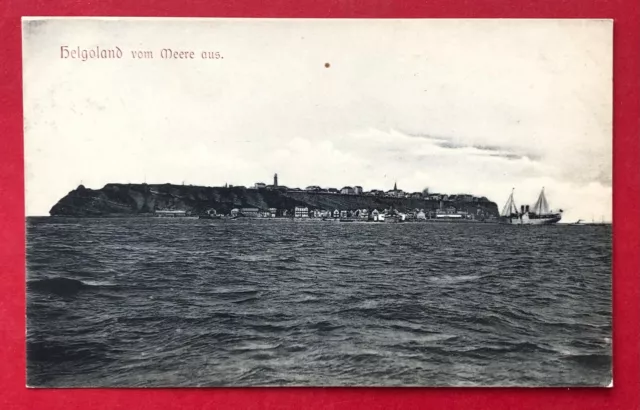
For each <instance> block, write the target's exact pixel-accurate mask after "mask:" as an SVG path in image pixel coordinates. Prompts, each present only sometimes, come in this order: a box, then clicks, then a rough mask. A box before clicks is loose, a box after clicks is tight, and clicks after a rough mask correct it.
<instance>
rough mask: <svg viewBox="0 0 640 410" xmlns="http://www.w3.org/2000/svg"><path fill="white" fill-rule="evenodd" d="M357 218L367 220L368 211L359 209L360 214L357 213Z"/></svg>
mask: <svg viewBox="0 0 640 410" xmlns="http://www.w3.org/2000/svg"><path fill="white" fill-rule="evenodd" d="M358 217H359V218H360V219H368V218H369V210H368V209H361V210H360V212H359V213H358Z"/></svg>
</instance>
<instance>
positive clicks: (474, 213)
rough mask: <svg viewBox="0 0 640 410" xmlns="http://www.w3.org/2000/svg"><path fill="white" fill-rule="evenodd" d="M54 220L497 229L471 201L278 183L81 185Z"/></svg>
mask: <svg viewBox="0 0 640 410" xmlns="http://www.w3.org/2000/svg"><path fill="white" fill-rule="evenodd" d="M50 214H51V215H52V216H72V217H117V216H140V217H142V216H155V217H161V218H191V219H195V218H198V219H237V218H279V219H282V218H290V219H296V220H312V219H313V220H337V221H341V222H356V221H363V222H408V221H450V222H454V221H455V222H495V221H497V219H498V217H499V213H498V208H497V206H496V204H495V203H493V202H491V201H489V200H488V199H487V198H486V197H478V196H474V195H470V194H455V195H451V194H440V193H433V192H429V190H428V189H424V190H423V191H422V192H405V191H403V190H402V189H400V188H399V187H398V184H397V183H394V186H393V189H390V190H387V191H383V190H378V189H372V190H368V191H365V190H364V189H363V187H361V186H345V187H342V188H341V189H338V188H323V187H320V186H317V185H312V186H307V187H306V188H304V189H303V188H291V187H287V186H284V185H280V184H279V183H278V175H277V174H275V175H274V177H273V183H272V184H265V183H262V182H258V183H255V184H254V185H253V186H251V187H246V186H238V185H236V186H234V185H229V184H225V185H224V186H222V187H206V186H193V185H185V184H184V183H183V184H182V185H175V184H147V183H142V184H116V183H110V184H107V185H105V186H104V187H103V188H101V189H97V190H96V189H89V188H86V187H84V186H83V185H80V186H78V188H77V189H75V190H73V191H71V192H69V193H68V194H67V195H66V196H65V197H63V198H62V199H60V200H59V201H58V202H57V203H56V204H55V205H54V206H53V207H52V208H51V211H50Z"/></svg>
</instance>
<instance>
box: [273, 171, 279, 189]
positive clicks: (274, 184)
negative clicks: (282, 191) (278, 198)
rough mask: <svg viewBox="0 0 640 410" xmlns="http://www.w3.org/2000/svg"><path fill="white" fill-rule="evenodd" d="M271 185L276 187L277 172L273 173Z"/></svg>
mask: <svg viewBox="0 0 640 410" xmlns="http://www.w3.org/2000/svg"><path fill="white" fill-rule="evenodd" d="M273 186H274V187H276V188H277V187H278V174H273Z"/></svg>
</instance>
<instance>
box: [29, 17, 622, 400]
mask: <svg viewBox="0 0 640 410" xmlns="http://www.w3.org/2000/svg"><path fill="white" fill-rule="evenodd" d="M612 33H613V22H612V21H611V20H595V19H557V20H556V19H241V18H116V17H109V18H102V17H101V18H98V17H94V18H87V17H82V18H80V17H77V18H71V17H26V18H23V20H22V34H23V38H22V40H23V50H22V51H23V103H24V163H25V181H24V183H25V208H26V209H25V214H26V220H25V223H26V276H25V280H26V301H27V303H26V304H27V306H26V307H27V309H26V324H27V328H26V335H27V337H26V352H27V364H26V373H27V374H26V384H27V386H28V387H34V388H44V387H46V388H49V387H56V388H68V387H69V388H70V387H217V386H226V387H248V386H274V387H276V386H309V387H313V386H383V387H384V386H425V387H473V386H488V387H505V386H506V387H511V386H514V387H515V386H518V387H573V386H575V387H578V386H590V387H611V386H613V376H612V337H613V336H612V306H611V300H612V297H611V296H612V293H611V289H612V286H611V285H612V266H611V265H612Z"/></svg>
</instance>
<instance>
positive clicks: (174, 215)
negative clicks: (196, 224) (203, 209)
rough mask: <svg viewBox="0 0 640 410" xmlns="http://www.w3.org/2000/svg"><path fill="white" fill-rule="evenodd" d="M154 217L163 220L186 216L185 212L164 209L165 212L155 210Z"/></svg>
mask: <svg viewBox="0 0 640 410" xmlns="http://www.w3.org/2000/svg"><path fill="white" fill-rule="evenodd" d="M155 214H156V216H159V217H163V218H180V217H185V216H187V215H188V213H187V211H181V210H178V209H165V210H157V209H156V212H155Z"/></svg>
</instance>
